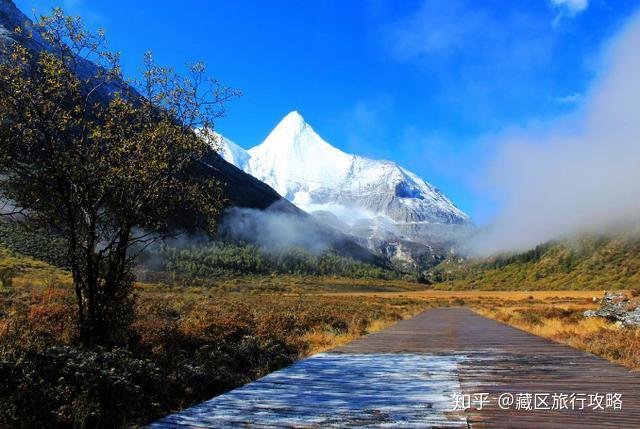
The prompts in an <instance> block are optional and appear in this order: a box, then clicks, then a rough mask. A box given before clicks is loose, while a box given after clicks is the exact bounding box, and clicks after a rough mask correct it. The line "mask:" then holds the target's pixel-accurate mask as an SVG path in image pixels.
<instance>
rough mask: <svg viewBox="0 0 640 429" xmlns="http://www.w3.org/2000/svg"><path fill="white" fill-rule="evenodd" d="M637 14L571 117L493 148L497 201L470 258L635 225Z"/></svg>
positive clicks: (638, 195) (639, 210) (639, 214)
mask: <svg viewBox="0 0 640 429" xmlns="http://www.w3.org/2000/svg"><path fill="white" fill-rule="evenodd" d="M639 47H640V14H636V15H635V16H634V17H633V18H632V19H630V20H629V23H628V24H627V25H626V27H625V28H624V29H623V30H622V31H621V33H620V34H619V35H618V36H617V37H616V38H615V39H614V40H612V42H611V44H610V46H609V48H608V50H607V51H606V55H605V57H604V59H603V63H602V68H601V70H602V72H601V73H600V76H599V77H598V78H597V79H596V81H595V83H594V85H593V86H592V88H591V89H590V91H589V92H588V93H587V94H586V96H585V97H584V102H583V104H582V105H581V106H579V108H578V110H577V111H576V112H574V113H573V114H572V115H570V116H569V118H563V119H562V120H558V121H557V122H556V123H554V124H550V125H548V126H547V127H544V128H543V129H527V130H524V131H520V132H518V133H515V135H511V136H510V137H508V138H503V139H502V141H499V142H498V150H497V156H496V157H495V159H494V161H493V162H491V163H490V165H489V167H488V169H487V171H486V176H485V177H486V178H487V183H489V186H490V187H491V188H492V189H493V190H494V191H496V192H497V193H498V194H499V195H501V197H502V198H503V207H502V209H501V211H500V212H499V214H498V215H497V216H496V218H495V220H494V221H493V222H491V224H490V225H489V226H487V227H486V228H484V229H483V230H481V231H480V232H479V233H478V234H477V235H476V236H475V237H474V238H473V239H472V240H471V241H470V243H468V248H469V250H470V251H471V252H472V253H473V254H476V255H487V254H492V253H496V252H503V251H515V250H522V249H527V248H530V247H532V246H535V245H536V244H539V243H542V242H545V241H548V240H550V239H556V238H564V237H568V236H571V235H575V234H579V233H582V232H591V231H593V232H600V231H606V230H608V229H610V228H620V227H624V226H628V225H637V222H638V221H639V220H640V55H639Z"/></svg>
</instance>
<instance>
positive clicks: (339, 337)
mask: <svg viewBox="0 0 640 429" xmlns="http://www.w3.org/2000/svg"><path fill="white" fill-rule="evenodd" d="M407 316H409V317H410V316H412V314H409V315H407ZM394 323H396V321H395V320H385V319H375V320H373V321H372V322H371V324H370V325H369V327H368V328H367V330H366V332H364V333H363V332H359V331H357V330H349V331H348V332H336V331H331V330H329V331H328V330H322V329H314V330H313V331H311V332H308V333H307V334H305V335H303V336H302V340H303V341H304V342H305V343H307V344H308V349H307V350H306V352H305V355H314V354H316V353H322V352H326V351H327V350H331V349H335V348H336V347H340V346H343V345H345V344H348V343H350V342H351V341H353V340H355V339H357V338H359V337H361V336H362V335H363V334H364V335H366V334H371V333H374V332H378V331H381V330H383V329H386V328H388V327H389V326H391V325H393V324H394ZM301 357H304V356H301Z"/></svg>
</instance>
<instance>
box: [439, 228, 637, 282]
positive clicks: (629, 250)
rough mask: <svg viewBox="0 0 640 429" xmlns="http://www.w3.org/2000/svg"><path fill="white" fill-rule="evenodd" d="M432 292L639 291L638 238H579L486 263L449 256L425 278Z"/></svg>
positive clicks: (612, 236)
mask: <svg viewBox="0 0 640 429" xmlns="http://www.w3.org/2000/svg"><path fill="white" fill-rule="evenodd" d="M427 277H428V279H429V280H430V281H431V282H432V283H433V284H434V287H436V288H474V289H487V290H489V289H513V290H517V289H520V290H522V289H525V290H528V289H530V290H538V289H557V290H560V289H627V288H631V287H637V286H640V234H639V233H637V232H634V233H632V234H622V233H620V234H615V235H596V234H591V235H583V236H580V237H576V238H574V239H571V240H563V241H555V242H549V243H546V244H542V245H539V246H537V247H536V248H534V249H531V250H529V251H527V252H522V253H515V254H505V255H499V256H494V257H491V258H486V259H463V258H459V257H449V258H448V259H447V260H445V261H443V262H442V263H440V264H439V265H438V266H436V267H435V268H433V269H432V270H430V271H429V273H428V276H427Z"/></svg>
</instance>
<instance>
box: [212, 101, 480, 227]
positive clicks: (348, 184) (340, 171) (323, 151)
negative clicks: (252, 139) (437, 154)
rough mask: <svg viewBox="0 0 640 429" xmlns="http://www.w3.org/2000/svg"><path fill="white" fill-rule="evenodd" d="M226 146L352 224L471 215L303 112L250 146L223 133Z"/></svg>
mask: <svg viewBox="0 0 640 429" xmlns="http://www.w3.org/2000/svg"><path fill="white" fill-rule="evenodd" d="M221 146H222V149H221V155H222V156H223V157H224V158H225V159H226V160H227V161H228V162H230V163H232V164H234V165H236V166H237V167H238V168H241V169H243V170H244V171H246V172H247V173H249V174H251V175H253V176H254V177H256V178H258V179H260V180H262V181H263V182H265V183H267V184H268V185H270V186H271V187H272V188H274V189H275V190H276V191H277V192H278V193H279V194H280V195H282V196H284V197H285V198H287V199H288V200H290V201H291V202H293V203H294V204H295V205H297V206H298V207H300V208H301V209H303V210H305V211H308V212H313V211H317V210H326V211H329V212H332V213H334V214H335V215H336V216H337V217H338V218H339V219H340V220H341V221H343V222H346V223H349V224H352V223H353V222H354V221H356V220H358V219H363V218H365V219H366V218H369V219H371V218H375V217H380V216H382V217H386V218H388V219H390V220H392V221H394V222H397V223H401V224H465V223H467V222H468V221H469V217H468V216H467V215H466V214H465V213H463V212H462V211H460V210H459V209H458V208H457V207H456V206H455V205H454V204H453V203H452V202H451V201H450V200H449V199H448V198H447V197H446V196H445V195H444V194H443V193H442V192H440V191H439V190H438V189H436V188H435V187H433V186H432V185H430V184H429V183H427V182H426V181H424V180H423V179H421V178H420V177H418V176H417V175H415V174H414V173H412V172H410V171H408V170H405V169H404V168H402V167H400V166H398V165H397V164H396V163H394V162H391V161H376V160H371V159H367V158H364V157H361V156H357V155H350V154H347V153H345V152H342V151H341V150H339V149H337V148H335V147H333V146H331V145H330V144H329V143H327V142H326V141H324V140H323V139H322V138H321V137H320V136H319V135H318V134H317V133H316V132H315V131H314V130H313V128H311V126H310V125H309V124H307V123H306V122H305V121H304V119H303V118H302V116H301V115H300V114H299V113H298V112H291V113H289V114H288V115H287V116H285V118H284V119H283V120H282V121H281V122H280V123H279V124H278V125H277V126H276V128H274V129H273V131H271V133H270V134H269V136H267V138H266V139H265V140H264V142H263V143H262V144H260V145H258V146H255V147H253V148H251V149H249V150H248V151H244V150H243V149H242V148H240V147H239V146H237V145H235V144H234V143H233V142H231V141H229V140H228V139H224V138H223V139H222V141H221Z"/></svg>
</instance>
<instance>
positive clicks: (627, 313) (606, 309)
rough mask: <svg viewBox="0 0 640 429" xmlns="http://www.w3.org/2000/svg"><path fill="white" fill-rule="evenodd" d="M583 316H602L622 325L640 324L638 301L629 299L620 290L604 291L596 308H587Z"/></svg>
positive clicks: (639, 304)
mask: <svg viewBox="0 0 640 429" xmlns="http://www.w3.org/2000/svg"><path fill="white" fill-rule="evenodd" d="M583 314H584V316H585V317H604V318H606V319H607V320H610V321H612V322H617V323H620V324H621V325H622V326H629V327H634V326H635V327H637V326H640V302H637V301H631V300H630V299H629V298H628V297H627V296H626V295H624V294H623V293H621V292H614V293H605V294H604V297H603V298H602V300H601V301H600V308H599V309H598V310H587V311H585V312H584V313H583Z"/></svg>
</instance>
